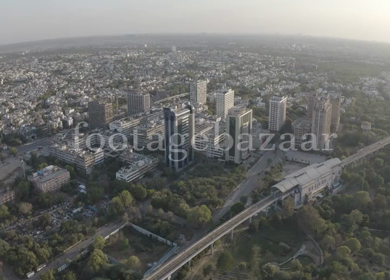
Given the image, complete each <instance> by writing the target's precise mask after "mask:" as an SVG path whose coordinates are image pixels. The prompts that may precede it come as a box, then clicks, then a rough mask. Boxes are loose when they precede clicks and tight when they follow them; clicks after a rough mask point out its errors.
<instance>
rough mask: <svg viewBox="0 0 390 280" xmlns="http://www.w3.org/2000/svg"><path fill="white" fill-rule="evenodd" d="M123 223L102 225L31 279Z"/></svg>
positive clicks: (71, 257) (74, 254)
mask: <svg viewBox="0 0 390 280" xmlns="http://www.w3.org/2000/svg"><path fill="white" fill-rule="evenodd" d="M122 224H123V222H119V223H112V224H108V225H106V226H104V227H102V228H101V229H99V230H98V231H97V232H96V234H94V235H93V236H92V237H90V238H88V239H87V240H84V241H83V242H81V243H79V244H77V245H76V246H75V247H73V248H72V249H70V250H69V251H67V252H66V253H65V254H63V255H62V256H60V257H59V258H57V259H55V260H54V261H53V262H52V263H50V264H48V265H47V266H46V267H45V268H44V269H42V270H41V271H39V272H38V273H35V275H34V277H32V278H30V279H33V280H38V279H40V277H41V276H42V274H44V273H46V272H47V271H48V270H50V269H52V268H55V269H57V268H59V267H60V266H61V265H63V264H65V263H66V260H67V259H69V260H71V259H73V258H74V257H76V256H77V255H78V254H79V253H80V251H82V250H83V249H84V248H86V247H87V246H88V245H90V244H91V243H92V242H93V241H94V240H95V238H96V237H98V236H99V235H101V236H104V237H105V236H107V235H109V234H110V233H111V232H113V231H114V230H115V229H117V228H119V227H120V226H121V225H122ZM14 279H15V280H16V279H17V278H13V279H7V280H14Z"/></svg>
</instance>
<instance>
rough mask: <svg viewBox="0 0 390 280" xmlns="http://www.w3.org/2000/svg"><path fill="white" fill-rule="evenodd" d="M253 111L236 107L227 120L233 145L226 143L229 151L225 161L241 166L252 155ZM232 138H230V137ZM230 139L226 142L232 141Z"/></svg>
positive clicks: (231, 110) (228, 131) (227, 129)
mask: <svg viewBox="0 0 390 280" xmlns="http://www.w3.org/2000/svg"><path fill="white" fill-rule="evenodd" d="M252 114H253V113H252V110H248V109H246V108H237V107H234V108H232V109H230V110H229V113H228V115H227V118H226V133H227V134H228V135H230V136H231V139H233V143H226V144H227V145H226V146H225V147H229V146H230V149H229V151H227V152H225V160H226V161H232V162H234V163H236V164H240V163H241V162H242V161H243V160H245V159H247V158H248V157H249V156H250V154H251V150H250V149H251V147H250V145H249V143H250V136H249V135H250V134H251V132H252ZM229 138H230V137H229ZM229 138H228V139H227V140H226V141H230V140H231V139H230V140H229Z"/></svg>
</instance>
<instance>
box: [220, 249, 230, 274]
mask: <svg viewBox="0 0 390 280" xmlns="http://www.w3.org/2000/svg"><path fill="white" fill-rule="evenodd" d="M233 266H234V259H233V256H232V254H231V253H229V252H223V253H222V254H221V256H219V258H218V261H217V268H218V270H220V271H223V272H225V271H228V270H231V269H232V268H233Z"/></svg>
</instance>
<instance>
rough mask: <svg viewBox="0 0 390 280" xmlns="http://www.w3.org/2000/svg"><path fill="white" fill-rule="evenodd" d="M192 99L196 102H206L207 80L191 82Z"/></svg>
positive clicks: (192, 101)
mask: <svg viewBox="0 0 390 280" xmlns="http://www.w3.org/2000/svg"><path fill="white" fill-rule="evenodd" d="M190 101H191V103H194V104H195V103H200V104H206V102H207V81H196V82H193V83H191V84H190Z"/></svg>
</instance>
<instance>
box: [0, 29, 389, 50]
mask: <svg viewBox="0 0 390 280" xmlns="http://www.w3.org/2000/svg"><path fill="white" fill-rule="evenodd" d="M156 35H165V36H168V35H176V36H186V35H201V36H207V35H213V36H218V35H219V36H221V35H222V36H229V35H230V36H249V35H252V36H280V37H302V38H304V37H306V38H310V39H326V40H343V41H352V42H362V43H371V44H384V45H390V41H378V40H365V39H352V38H342V37H331V36H320V35H310V34H303V33H294V34H289V33H279V32H273V33H270V32H256V33H254V32H248V33H245V32H240V31H237V32H173V33H171V32H140V33H127V34H111V35H85V36H70V37H58V38H47V39H38V40H32V41H18V42H13V43H5V44H4V43H0V48H1V47H11V46H15V45H23V44H34V43H44V42H52V41H60V40H72V39H88V38H104V37H125V36H156Z"/></svg>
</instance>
